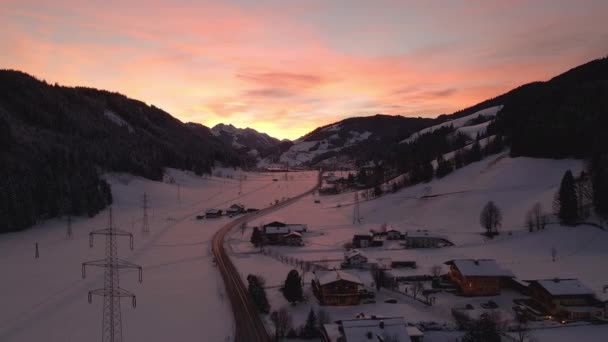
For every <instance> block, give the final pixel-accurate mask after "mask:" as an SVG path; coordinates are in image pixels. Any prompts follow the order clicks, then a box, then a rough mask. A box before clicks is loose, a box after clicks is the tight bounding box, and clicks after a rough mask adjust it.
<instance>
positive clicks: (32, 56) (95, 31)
mask: <svg viewBox="0 0 608 342" xmlns="http://www.w3.org/2000/svg"><path fill="white" fill-rule="evenodd" d="M2 5H3V6H2V7H3V10H2V11H1V12H0V20H1V21H2V23H3V28H2V30H0V40H1V41H2V42H3V43H4V44H3V46H4V48H3V51H2V54H0V67H1V68H9V69H17V70H21V71H24V72H27V73H29V74H32V75H34V76H36V77H38V78H42V79H46V80H47V81H48V82H51V83H55V82H57V83H59V84H63V85H69V86H75V85H81V86H90V87H95V88H100V89H107V90H110V91H117V92H120V93H123V94H125V95H127V96H129V97H131V98H135V99H138V100H142V101H144V102H146V103H148V104H153V105H155V106H157V107H159V108H162V109H164V110H165V111H167V112H169V113H171V114H172V115H174V116H175V117H177V118H178V119H180V120H182V121H192V122H199V123H202V124H205V125H207V126H213V125H215V124H217V123H220V122H221V123H231V124H233V125H234V126H236V127H240V128H245V127H251V128H254V129H256V130H258V131H261V132H264V133H268V134H269V135H271V136H274V137H276V138H279V139H283V138H289V139H296V138H298V137H300V136H302V135H304V134H306V133H308V132H310V131H312V130H313V129H314V128H316V127H318V126H322V125H325V124H328V123H331V122H335V121H338V120H341V119H343V118H346V117H351V116H367V115H374V114H377V113H383V114H392V115H395V114H399V115H406V116H423V117H435V116H437V115H440V114H445V113H451V112H454V111H455V110H458V109H462V108H466V107H468V106H471V105H474V104H476V103H477V102H479V101H482V100H484V99H487V98H490V97H493V96H496V95H499V94H501V93H502V92H505V91H508V90H510V89H512V88H514V87H516V86H518V85H521V84H523V83H526V82H530V81H536V80H546V79H548V78H550V77H552V76H554V75H557V74H558V73H560V72H563V71H566V70H567V69H569V68H571V67H574V66H576V65H578V64H581V63H584V62H586V61H589V60H592V59H595V58H599V57H602V56H605V55H606V53H607V52H608V51H607V50H606V42H607V41H608V25H605V18H604V14H605V13H608V2H605V1H595V0H588V1H577V2H574V1H550V0H541V1H534V2H529V3H528V2H513V1H493V2H478V1H465V2H442V3H441V4H439V3H436V2H419V1H392V0H383V1H357V2H354V1H348V0H336V1H331V2H328V1H322V0H311V1H305V2H285V1H279V0H268V1H245V0H228V1H222V2H212V1H197V2H187V1H186V2H183V1H178V2H169V1H166V2H165V1H160V2H152V3H151V2H148V1H146V2H144V1H140V0H137V1H129V2H123V1H106V2H103V3H93V2H75V1H71V0H57V1H29V0H23V1H14V0H3V1H2Z"/></svg>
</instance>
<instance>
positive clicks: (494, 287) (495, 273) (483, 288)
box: [445, 259, 513, 296]
mask: <svg viewBox="0 0 608 342" xmlns="http://www.w3.org/2000/svg"><path fill="white" fill-rule="evenodd" d="M445 264H446V265H448V266H450V272H449V276H450V279H451V280H452V281H453V282H454V283H456V285H457V286H458V287H459V289H460V292H461V293H462V294H463V295H465V296H496V295H499V294H500V291H501V289H502V287H504V286H505V284H506V283H507V280H508V279H509V278H512V277H513V273H511V271H509V270H505V269H503V268H502V267H500V266H499V265H498V264H497V263H496V261H494V260H492V259H480V260H476V259H460V260H450V261H448V262H446V263H445Z"/></svg>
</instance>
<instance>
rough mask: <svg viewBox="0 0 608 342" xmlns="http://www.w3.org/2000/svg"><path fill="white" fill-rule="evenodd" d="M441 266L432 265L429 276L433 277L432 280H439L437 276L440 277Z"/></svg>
mask: <svg viewBox="0 0 608 342" xmlns="http://www.w3.org/2000/svg"><path fill="white" fill-rule="evenodd" d="M441 271H442V268H441V265H433V266H431V275H433V278H435V279H437V278H439V276H441Z"/></svg>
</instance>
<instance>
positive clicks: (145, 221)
mask: <svg viewBox="0 0 608 342" xmlns="http://www.w3.org/2000/svg"><path fill="white" fill-rule="evenodd" d="M141 208H142V211H143V219H142V223H141V231H142V232H143V233H144V235H147V234H149V233H150V224H149V223H148V194H147V193H145V192H144V197H143V203H142V206H141Z"/></svg>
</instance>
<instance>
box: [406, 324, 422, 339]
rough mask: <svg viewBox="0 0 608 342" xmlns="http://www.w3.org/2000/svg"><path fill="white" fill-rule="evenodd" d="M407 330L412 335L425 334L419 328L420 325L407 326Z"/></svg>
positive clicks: (420, 335)
mask: <svg viewBox="0 0 608 342" xmlns="http://www.w3.org/2000/svg"><path fill="white" fill-rule="evenodd" d="M405 330H407V334H408V335H409V336H410V337H422V336H424V333H423V332H422V331H420V329H418V327H415V326H411V327H410V326H407V327H405Z"/></svg>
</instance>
